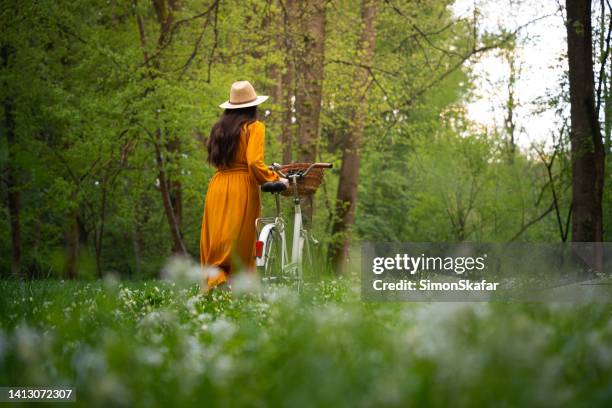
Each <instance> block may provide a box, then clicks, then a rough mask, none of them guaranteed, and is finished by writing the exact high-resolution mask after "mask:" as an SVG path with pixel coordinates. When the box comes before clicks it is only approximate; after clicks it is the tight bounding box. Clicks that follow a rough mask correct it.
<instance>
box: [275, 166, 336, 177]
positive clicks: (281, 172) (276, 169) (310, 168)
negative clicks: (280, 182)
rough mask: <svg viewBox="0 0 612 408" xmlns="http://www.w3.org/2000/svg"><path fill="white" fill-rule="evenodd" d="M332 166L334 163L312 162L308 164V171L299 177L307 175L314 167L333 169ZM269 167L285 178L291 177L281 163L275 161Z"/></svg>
mask: <svg viewBox="0 0 612 408" xmlns="http://www.w3.org/2000/svg"><path fill="white" fill-rule="evenodd" d="M332 167H334V164H333V163H312V164H311V165H310V166H308V168H307V169H306V171H304V172H303V173H301V174H299V177H305V176H306V175H307V174H308V173H309V172H310V170H312V169H331V168H332ZM268 168H269V169H270V170H274V171H275V172H276V173H278V175H279V176H281V177H283V178H288V177H289V176H287V175H286V174H285V173H283V171H282V170H281V169H282V166H281V165H280V164H278V163H274V164H272V165H271V166H268ZM292 176H293V175H292Z"/></svg>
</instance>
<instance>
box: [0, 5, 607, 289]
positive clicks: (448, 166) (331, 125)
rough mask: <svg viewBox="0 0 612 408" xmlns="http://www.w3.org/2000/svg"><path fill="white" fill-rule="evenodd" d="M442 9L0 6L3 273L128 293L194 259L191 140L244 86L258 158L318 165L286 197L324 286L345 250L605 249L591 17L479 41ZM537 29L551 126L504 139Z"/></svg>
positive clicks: (200, 193) (477, 18)
mask: <svg viewBox="0 0 612 408" xmlns="http://www.w3.org/2000/svg"><path fill="white" fill-rule="evenodd" d="M453 3H454V2H453V1H451V0H428V1H421V0H409V1H398V0H363V1H361V2H356V1H349V0H312V1H308V2H301V1H297V0H246V1H236V0H152V1H143V0H140V1H139V0H131V1H120V2H115V1H102V0H72V1H64V0H59V1H53V2H51V1H35V2H31V1H8V2H3V5H2V7H1V10H0V21H1V22H2V38H1V43H2V44H1V53H0V54H1V55H0V57H1V58H0V100H1V102H2V103H1V104H0V110H1V111H2V115H1V121H0V132H1V138H0V145H1V153H0V168H1V171H2V180H1V182H2V192H1V197H2V212H0V217H1V218H2V220H1V223H0V225H1V227H0V228H1V229H0V234H1V236H2V239H1V240H0V245H1V246H2V248H1V251H0V271H2V272H1V273H2V276H3V277H4V278H8V277H13V278H46V277H58V278H60V277H61V278H68V279H70V278H84V279H91V278H95V277H102V276H105V275H107V274H108V273H113V274H117V275H119V276H121V277H124V278H128V279H145V278H150V277H156V276H157V275H158V273H159V270H160V268H161V266H162V265H163V263H164V261H165V259H166V258H167V257H168V256H170V255H171V254H176V253H179V254H188V255H190V256H191V257H193V258H196V259H197V258H198V252H199V239H200V226H201V220H202V213H203V205H204V199H205V193H206V188H207V183H208V181H209V179H210V177H211V176H212V175H213V173H214V171H215V169H214V168H212V167H211V166H209V165H207V164H206V149H205V143H206V140H207V138H208V136H209V132H210V128H211V126H212V124H213V123H214V122H215V121H216V120H217V118H218V117H219V114H220V113H221V110H220V109H219V108H218V105H219V103H221V102H222V101H224V100H226V99H227V94H228V90H229V87H230V85H231V84H232V82H234V81H236V80H243V79H246V80H249V81H251V82H252V83H253V84H254V85H255V87H256V89H257V90H258V91H259V93H261V94H267V95H270V96H271V98H270V101H269V102H267V103H266V104H264V105H262V106H261V107H260V110H259V116H260V119H261V120H262V121H263V122H264V123H265V125H266V146H265V148H266V152H265V156H266V161H267V162H268V163H272V162H279V163H290V162H312V161H326V162H332V163H334V170H332V171H329V172H327V175H326V178H325V181H324V184H323V185H322V186H321V187H320V188H319V191H318V192H317V194H316V195H315V196H314V197H313V198H311V199H306V200H305V204H306V205H307V207H308V214H309V215H310V217H312V219H311V220H310V222H311V223H312V227H313V229H314V230H315V232H316V235H317V237H318V239H319V240H320V241H321V242H322V247H323V252H324V256H325V259H326V260H327V261H328V262H329V264H330V265H333V266H334V270H335V271H336V272H337V273H342V272H343V271H345V270H346V260H347V259H350V258H351V256H352V253H353V252H354V251H358V248H359V243H360V242H364V241H389V242H461V241H478V242H515V241H516V242H565V241H572V240H574V241H589V242H593V241H610V240H611V239H612V235H611V234H612V178H611V177H610V171H611V170H612V160H611V159H610V156H611V154H610V152H611V146H612V142H611V140H612V139H611V135H612V57H611V56H610V40H611V35H612V18H611V16H612V8H611V7H610V5H609V3H608V2H605V1H603V0H602V1H601V2H593V3H592V4H591V2H590V1H585V0H583V1H568V3H567V7H564V6H561V5H559V8H558V10H557V12H556V13H555V14H553V15H547V16H541V15H537V14H533V15H530V16H528V18H527V19H526V20H525V21H524V23H523V24H521V25H519V26H518V27H513V28H508V27H503V26H499V27H496V28H495V29H490V27H489V26H487V25H485V24H484V22H483V20H484V17H483V16H482V14H481V13H480V12H479V9H478V7H477V5H475V6H474V8H473V9H472V10H471V14H467V15H461V16H459V15H457V13H455V12H454V10H453ZM502 3H503V2H502ZM511 3H521V2H520V1H519V2H511ZM545 18H548V19H563V21H564V24H565V25H566V27H567V38H559V39H558V41H559V42H564V44H565V43H567V46H564V47H563V49H564V50H565V52H564V53H563V55H560V56H559V64H560V67H562V69H560V70H559V71H558V72H559V78H558V79H557V84H558V86H557V87H556V88H555V89H551V90H550V92H547V93H546V94H545V95H541V96H540V98H539V99H538V101H537V103H538V104H539V106H540V107H541V109H542V111H544V110H546V111H548V112H553V113H554V117H555V123H554V125H555V126H554V128H553V130H552V131H551V132H550V133H551V134H550V135H547V139H546V141H541V138H540V139H538V138H537V137H536V136H541V135H532V134H527V135H524V134H523V135H522V137H523V138H524V139H525V137H526V140H527V141H528V143H523V144H520V143H518V140H519V136H520V135H519V134H520V133H521V132H522V133H524V131H522V130H521V129H522V125H523V124H522V123H520V121H521V120H522V119H524V118H519V117H517V115H516V110H517V108H518V100H519V97H520V95H518V94H517V92H518V91H517V90H516V88H515V85H516V83H517V81H518V80H519V79H520V76H521V71H520V70H519V69H518V68H517V67H518V66H519V64H518V57H517V55H518V51H517V50H520V48H521V47H522V44H523V43H524V42H526V41H529V40H530V39H529V38H527V36H526V35H525V34H524V32H525V29H526V28H527V27H529V25H531V24H536V23H537V22H539V21H540V20H542V19H545ZM532 41H533V40H532ZM536 41H537V40H536ZM539 46H541V47H542V48H546V46H547V45H546V44H540V45H539ZM491 55H494V56H496V57H497V58H498V59H497V61H500V63H499V64H500V65H499V70H500V71H504V72H508V75H507V80H506V81H505V82H504V83H503V84H502V85H501V87H502V88H504V92H503V93H504V95H505V100H504V102H503V104H502V105H501V106H499V107H498V108H499V109H501V110H502V112H503V120H502V121H500V122H499V123H496V124H495V126H483V125H482V124H479V123H477V122H475V121H474V120H473V119H472V118H471V117H470V115H469V114H468V109H467V108H466V103H467V101H470V100H473V99H475V98H478V95H477V92H476V91H477V88H478V74H477V72H475V71H474V67H475V66H476V64H477V63H478V61H480V60H481V59H482V58H485V57H487V56H491ZM538 114H539V113H538V112H533V113H532V115H533V116H537V115H538ZM271 209H272V201H271V198H270V197H265V199H264V213H266V212H269V211H270V210H271Z"/></svg>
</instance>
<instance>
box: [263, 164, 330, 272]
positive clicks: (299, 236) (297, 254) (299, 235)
mask: <svg viewBox="0 0 612 408" xmlns="http://www.w3.org/2000/svg"><path fill="white" fill-rule="evenodd" d="M316 167H319V168H331V167H332V164H331V163H312V164H311V165H310V166H309V167H308V168H307V169H306V171H304V172H301V173H295V174H290V175H286V174H284V173H283V172H282V170H281V166H280V165H279V164H277V163H275V164H274V165H272V166H270V169H272V170H274V171H276V172H277V173H278V174H279V176H281V177H284V178H286V179H288V180H289V183H290V186H291V188H293V203H294V211H293V212H294V216H293V217H294V218H293V233H292V235H293V240H292V245H291V260H290V261H289V257H288V256H287V255H288V253H287V240H286V235H285V219H284V218H283V216H282V214H281V206H280V195H279V193H278V192H277V193H275V194H274V195H275V200H276V217H267V218H258V219H257V220H256V221H255V228H256V229H257V232H258V240H257V243H256V246H255V249H256V251H255V265H256V266H257V267H264V268H266V267H267V265H266V264H267V262H268V261H269V260H268V259H266V257H267V256H268V255H269V251H268V248H267V245H269V243H270V242H271V241H270V239H269V238H272V239H274V236H271V235H270V234H272V233H273V231H276V232H277V233H278V236H279V239H280V246H281V249H280V252H281V253H280V257H281V264H280V267H281V271H280V272H281V273H283V274H286V273H287V272H294V273H295V275H296V277H297V278H298V281H299V282H301V279H302V257H303V254H304V248H305V247H308V245H309V243H308V231H306V230H305V229H304V228H303V222H302V221H303V220H302V207H301V204H300V197H299V194H298V180H301V179H302V178H303V177H305V176H306V175H307V174H308V172H310V170H312V169H313V168H316ZM270 249H273V248H270ZM307 249H308V248H307ZM309 255H310V252H309Z"/></svg>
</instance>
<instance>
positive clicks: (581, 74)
mask: <svg viewBox="0 0 612 408" xmlns="http://www.w3.org/2000/svg"><path fill="white" fill-rule="evenodd" d="M566 9H567V23H566V24H567V46H568V47H567V55H568V62H569V84H570V103H571V122H572V124H571V135H570V140H571V154H572V188H573V189H572V206H573V213H572V241H574V242H600V241H602V239H603V220H602V218H603V215H602V194H603V175H604V151H603V143H602V138H601V135H600V130H599V123H598V120H597V116H596V114H595V92H594V75H593V46H592V27H591V1H590V0H567V2H566Z"/></svg>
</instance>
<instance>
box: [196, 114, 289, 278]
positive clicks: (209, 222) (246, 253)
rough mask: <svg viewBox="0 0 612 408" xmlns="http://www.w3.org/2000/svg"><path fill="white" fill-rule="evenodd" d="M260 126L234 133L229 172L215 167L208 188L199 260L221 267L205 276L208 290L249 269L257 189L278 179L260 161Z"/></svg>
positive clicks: (251, 266) (262, 134)
mask: <svg viewBox="0 0 612 408" xmlns="http://www.w3.org/2000/svg"><path fill="white" fill-rule="evenodd" d="M264 138H265V126H264V124H263V123H261V122H259V121H255V122H253V123H251V124H250V125H248V126H245V127H244V128H243V130H242V132H241V133H240V142H239V144H238V147H237V149H236V158H235V160H234V163H233V164H232V166H231V167H229V168H223V169H217V172H216V173H215V175H214V176H213V177H212V179H211V180H210V183H209V184H208V191H207V193H206V202H205V204H204V216H203V218H202V234H201V237H200V262H201V263H202V265H203V266H204V265H213V266H217V267H219V268H220V269H221V273H219V274H218V275H217V276H216V277H210V278H208V282H207V284H208V288H212V287H215V286H217V285H219V284H220V283H222V282H225V281H227V279H228V276H229V274H231V273H232V272H235V271H236V269H238V268H241V267H242V268H245V269H247V270H248V269H251V270H253V269H254V267H255V242H256V240H257V236H256V233H257V231H256V229H255V219H256V218H258V217H259V216H260V210H261V201H260V195H259V194H260V193H259V185H261V184H263V183H265V182H267V181H275V180H278V175H277V174H276V173H275V172H273V171H271V170H270V169H268V166H266V164H265V163H264V161H263V159H264Z"/></svg>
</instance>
